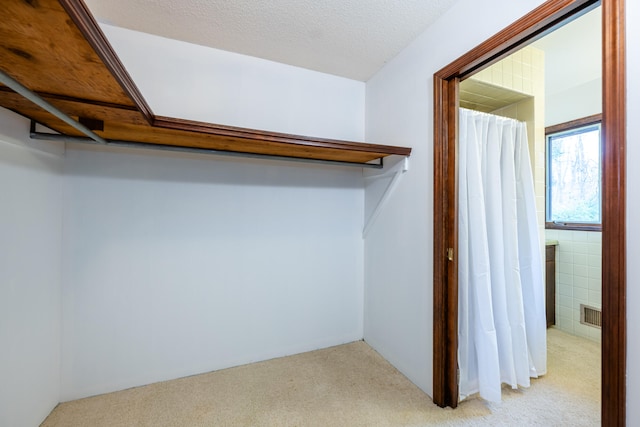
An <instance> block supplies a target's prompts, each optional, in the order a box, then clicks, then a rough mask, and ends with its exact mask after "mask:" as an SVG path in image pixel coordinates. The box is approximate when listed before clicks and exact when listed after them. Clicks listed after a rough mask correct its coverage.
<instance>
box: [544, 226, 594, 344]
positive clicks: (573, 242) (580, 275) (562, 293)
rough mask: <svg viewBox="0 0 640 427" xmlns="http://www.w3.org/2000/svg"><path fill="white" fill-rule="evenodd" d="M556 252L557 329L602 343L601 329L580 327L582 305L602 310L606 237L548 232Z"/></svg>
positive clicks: (590, 233)
mask: <svg viewBox="0 0 640 427" xmlns="http://www.w3.org/2000/svg"><path fill="white" fill-rule="evenodd" d="M546 238H547V239H548V240H557V241H558V243H559V244H558V246H557V248H556V327H557V328H560V329H561V330H563V331H566V332H568V333H570V334H573V335H578V336H581V337H585V338H589V339H592V340H595V341H600V339H601V335H600V329H598V328H594V327H591V326H587V325H581V324H580V304H586V305H589V306H592V307H595V308H601V307H602V233H600V232H596V231H569V230H547V231H546Z"/></svg>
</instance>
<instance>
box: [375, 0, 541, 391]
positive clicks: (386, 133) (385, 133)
mask: <svg viewBox="0 0 640 427" xmlns="http://www.w3.org/2000/svg"><path fill="white" fill-rule="evenodd" d="M540 3H542V1H540V0H527V1H519V2H505V1H500V0H492V1H488V2H487V1H484V2H477V1H473V0H460V1H459V2H458V3H456V4H455V5H454V6H453V8H452V9H450V10H449V11H448V12H447V13H446V14H445V15H444V16H443V17H441V18H440V19H439V20H438V21H437V22H436V23H435V24H434V25H433V26H431V28H429V29H428V30H426V31H425V32H424V33H423V34H422V35H421V36H420V37H419V38H418V39H417V40H416V41H414V42H413V43H412V44H411V45H410V46H409V47H408V48H406V49H405V50H404V51H403V52H402V53H400V55H398V56H397V57H396V58H395V59H394V60H393V61H391V62H390V63H388V64H387V65H386V66H385V67H384V68H383V69H382V70H381V71H380V72H378V73H377V74H376V75H375V76H374V77H373V78H372V79H371V80H370V81H369V82H367V95H366V105H367V110H366V137H367V140H369V141H371V142H383V141H393V142H394V143H397V144H399V145H408V146H411V147H413V152H412V155H411V169H410V171H409V172H407V173H406V174H405V176H404V177H403V179H402V181H401V182H400V185H399V186H398V189H397V191H396V192H395V193H394V194H393V196H392V197H391V199H390V201H389V204H388V205H387V206H386V208H385V210H384V212H383V213H382V214H381V215H380V217H379V218H378V221H377V223H376V224H375V227H373V228H372V229H371V232H370V233H369V235H368V236H367V239H366V241H365V283H366V287H365V340H367V341H368V342H369V343H370V344H371V345H373V347H374V348H375V349H376V350H377V351H378V352H380V353H381V354H382V355H383V356H384V357H385V358H387V359H388V360H389V361H390V362H391V363H393V364H394V365H395V366H396V367H397V368H398V369H400V371H402V372H403V373H404V374H405V375H407V377H408V378H409V379H411V380H412V381H413V382H414V383H416V384H417V385H418V386H419V387H420V388H422V389H423V390H424V391H425V392H427V393H428V394H429V395H431V394H432V385H433V384H432V382H433V375H432V360H433V349H432V345H433V250H432V244H433V242H432V239H433V202H432V200H433V136H432V135H433V74H434V73H435V72H436V71H438V70H439V69H440V68H442V67H444V66H445V65H447V64H449V63H450V62H451V61H453V60H454V59H456V58H457V57H459V56H460V55H462V54H464V53H465V52H467V51H469V50H470V49H472V48H473V47H475V46H476V45H478V44H480V43H481V42H483V41H484V40H486V39H488V38H489V37H491V36H492V35H494V34H495V33H496V32H498V31H499V30H501V29H502V28H504V27H506V26H507V25H509V24H511V23H512V22H513V21H515V20H516V19H518V18H520V17H521V16H523V15H524V14H525V13H527V12H528V11H530V10H531V9H533V8H534V7H536V6H537V5H539V4H540ZM487 10H491V11H492V13H489V14H487V13H486V11H487ZM478 16H482V19H477V17H478ZM372 193H373V192H372V191H369V190H366V192H365V197H371V196H372Z"/></svg>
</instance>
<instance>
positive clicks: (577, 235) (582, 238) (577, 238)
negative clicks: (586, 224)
mask: <svg viewBox="0 0 640 427" xmlns="http://www.w3.org/2000/svg"><path fill="white" fill-rule="evenodd" d="M587 234H588V232H587V231H573V232H572V233H571V240H573V241H574V242H586V241H587V239H588V237H587Z"/></svg>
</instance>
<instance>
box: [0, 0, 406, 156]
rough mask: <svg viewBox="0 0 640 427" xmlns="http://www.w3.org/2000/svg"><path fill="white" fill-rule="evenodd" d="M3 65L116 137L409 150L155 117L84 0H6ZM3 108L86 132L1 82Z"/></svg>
mask: <svg viewBox="0 0 640 427" xmlns="http://www.w3.org/2000/svg"><path fill="white" fill-rule="evenodd" d="M3 6H4V7H5V10H6V13H5V16H6V17H7V19H3V20H2V21H0V68H2V69H3V71H4V72H5V73H7V74H8V75H10V76H12V77H13V78H14V79H15V80H17V81H18V82H20V83H21V84H22V85H23V86H25V87H27V88H29V89H30V90H32V91H33V92H35V93H37V94H38V95H39V96H40V97H41V98H43V99H44V100H46V101H47V102H49V103H50V104H51V105H53V106H55V107H56V108H58V109H59V110H60V111H62V112H64V113H65V114H67V115H69V116H70V117H71V118H73V119H76V120H77V119H78V118H79V117H83V118H89V119H96V120H101V121H102V122H104V130H103V131H96V134H98V135H100V136H102V137H104V138H106V139H113V140H124V141H132V142H144V143H151V144H161V145H172V146H183V147H191V148H203V149H209V150H223V151H233V152H239V153H252V154H263V155H272V156H286V157H298V158H309V159H316V160H332V161H344V162H355V163H367V162H371V161H373V160H377V159H380V158H383V157H386V156H389V155H402V156H408V155H410V153H411V149H410V148H406V147H396V146H389V145H378V144H368V143H362V142H352V141H342V140H333V139H324V138H317V137H309V136H300V135H290V134H285V133H278V132H270V131H263V130H256V129H246V128H238V127H232V126H224V125H218V124H213V123H204V122H197V121H192V120H185V119H178V118H171V117H160V116H155V115H154V114H153V112H152V111H151V109H150V108H149V107H148V105H147V104H146V101H145V100H144V98H142V95H141V94H140V92H139V90H138V89H137V87H136V86H135V83H134V82H133V81H132V80H131V78H130V76H129V75H128V74H127V72H126V70H125V69H124V67H123V66H122V63H121V62H120V60H119V59H118V57H117V56H116V55H115V52H114V51H113V49H112V48H111V46H110V45H109V43H108V41H107V40H106V38H105V37H104V34H103V33H102V32H101V30H100V28H99V26H98V24H97V23H96V21H95V19H94V18H93V17H92V16H91V14H90V13H89V11H88V9H87V8H86V6H85V5H84V3H82V2H81V1H79V0H60V1H56V0H38V1H20V0H8V1H6V2H4V4H3ZM0 106H3V107H5V108H8V109H10V110H12V111H15V112H17V113H19V114H21V115H23V116H25V117H28V118H30V119H32V120H35V121H37V122H38V123H41V124H43V125H45V126H47V127H49V128H51V129H53V130H55V131H57V132H60V133H63V134H66V135H70V136H81V134H80V133H79V132H78V131H77V130H75V129H73V128H72V127H71V126H69V125H68V124H66V123H64V122H63V121H62V120H60V119H58V118H57V117H55V116H54V115H52V114H50V113H48V112H46V111H45V110H43V109H42V108H41V107H39V106H37V105H35V104H34V103H32V102H31V101H29V100H27V99H25V98H23V97H22V96H20V95H18V94H16V93H14V92H13V91H11V90H10V89H9V88H7V87H5V86H2V85H0Z"/></svg>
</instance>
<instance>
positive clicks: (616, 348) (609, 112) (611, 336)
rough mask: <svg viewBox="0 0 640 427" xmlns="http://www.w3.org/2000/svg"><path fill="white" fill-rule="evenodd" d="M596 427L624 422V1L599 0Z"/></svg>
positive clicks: (625, 285) (625, 113) (618, 424)
mask: <svg viewBox="0 0 640 427" xmlns="http://www.w3.org/2000/svg"><path fill="white" fill-rule="evenodd" d="M602 24H603V34H602V49H603V50H602V58H603V76H602V78H603V85H602V88H603V95H602V99H603V109H602V115H603V125H602V132H603V136H604V138H603V141H605V144H603V161H602V165H603V170H602V186H603V189H602V193H603V212H602V390H603V392H602V402H601V404H602V425H603V426H624V425H625V423H626V366H627V363H626V356H627V351H626V348H627V328H626V289H627V283H626V271H627V270H626V261H627V253H626V181H625V180H626V116H627V112H626V102H625V100H626V93H627V92H626V75H625V70H626V63H625V54H626V49H625V46H626V42H625V3H624V0H603V1H602Z"/></svg>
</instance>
